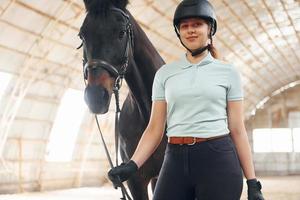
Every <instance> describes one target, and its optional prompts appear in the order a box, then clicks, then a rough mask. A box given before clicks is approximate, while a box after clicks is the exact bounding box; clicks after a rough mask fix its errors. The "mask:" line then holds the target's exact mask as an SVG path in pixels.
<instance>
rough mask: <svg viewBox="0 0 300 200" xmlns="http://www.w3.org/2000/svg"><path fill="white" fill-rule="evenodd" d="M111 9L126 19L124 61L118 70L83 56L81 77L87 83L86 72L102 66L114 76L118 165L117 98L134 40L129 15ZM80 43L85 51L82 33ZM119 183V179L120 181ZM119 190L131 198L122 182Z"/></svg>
mask: <svg viewBox="0 0 300 200" xmlns="http://www.w3.org/2000/svg"><path fill="white" fill-rule="evenodd" d="M110 10H111V11H113V12H118V13H121V14H122V16H123V17H124V18H125V20H126V30H125V32H126V36H127V41H126V48H125V52H124V58H125V61H124V63H123V64H122V65H121V66H120V70H118V69H117V68H116V67H115V66H114V65H113V64H111V63H109V62H107V61H105V60H102V59H90V60H89V59H87V58H86V56H84V57H83V77H84V82H85V84H86V85H87V83H86V82H87V80H88V73H89V71H90V70H95V69H97V68H102V69H105V70H106V71H108V72H109V73H110V74H111V75H112V76H113V77H114V78H115V83H114V88H113V92H114V95H115V99H116V101H115V102H116V115H115V149H116V166H117V165H118V152H119V151H118V147H119V117H120V112H121V109H120V103H119V102H120V100H119V90H120V88H121V86H122V81H123V79H124V76H125V74H126V73H127V70H128V63H129V57H130V55H131V54H130V53H132V51H133V47H134V40H133V31H132V25H131V23H130V20H129V15H128V14H127V13H125V12H124V11H123V10H121V9H119V8H110ZM79 36H80V38H81V40H82V43H81V45H80V46H79V47H78V48H77V49H79V48H81V47H82V46H83V48H84V52H87V49H86V45H85V39H84V37H83V36H82V35H79ZM95 119H96V122H97V126H98V130H99V133H100V136H101V140H102V143H103V145H104V149H105V153H106V156H107V159H108V161H109V164H110V167H111V168H113V167H114V165H113V162H112V159H111V156H110V154H109V151H108V148H107V145H106V143H105V141H104V137H103V134H102V132H101V129H100V125H99V121H98V118H97V115H96V114H95ZM120 183H121V181H120ZM121 190H122V194H123V197H122V198H121V199H123V200H126V198H128V200H132V198H131V197H130V196H129V194H128V192H127V190H126V188H125V187H124V185H123V183H121Z"/></svg>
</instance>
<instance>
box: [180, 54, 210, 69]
mask: <svg viewBox="0 0 300 200" xmlns="http://www.w3.org/2000/svg"><path fill="white" fill-rule="evenodd" d="M213 60H214V58H213V57H212V55H211V54H210V52H208V54H207V55H206V56H205V57H204V58H203V59H202V60H201V61H200V62H199V63H195V64H193V63H191V62H190V61H188V59H187V58H186V55H185V54H184V55H183V56H182V57H181V59H180V66H181V68H182V69H186V68H189V67H192V66H194V65H195V66H197V67H200V66H204V65H207V64H209V63H211V62H212V61H213Z"/></svg>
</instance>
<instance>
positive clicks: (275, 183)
mask: <svg viewBox="0 0 300 200" xmlns="http://www.w3.org/2000/svg"><path fill="white" fill-rule="evenodd" d="M259 179H260V180H261V181H262V183H263V192H264V194H265V197H266V200H300V176H277V177H260V178H259ZM246 193H247V188H246V184H244V190H243V195H242V198H241V199H242V200H246V199H247V198H246ZM120 197H121V192H120V190H115V189H113V188H112V187H111V186H110V185H106V186H103V187H99V188H74V189H68V190H58V191H49V192H35V193H23V194H12V195H0V200H117V199H120Z"/></svg>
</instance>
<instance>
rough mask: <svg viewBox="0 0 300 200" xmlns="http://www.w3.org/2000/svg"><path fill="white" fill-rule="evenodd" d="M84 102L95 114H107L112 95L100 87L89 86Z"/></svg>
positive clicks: (86, 89) (85, 92) (85, 91)
mask: <svg viewBox="0 0 300 200" xmlns="http://www.w3.org/2000/svg"><path fill="white" fill-rule="evenodd" d="M84 100H85V102H86V104H87V106H88V107H89V109H90V111H91V112H92V113H94V114H105V113H107V111H108V108H109V104H110V100H111V95H110V94H109V92H108V91H107V90H106V89H105V88H104V87H102V86H100V85H88V86H87V87H86V88H85V90H84Z"/></svg>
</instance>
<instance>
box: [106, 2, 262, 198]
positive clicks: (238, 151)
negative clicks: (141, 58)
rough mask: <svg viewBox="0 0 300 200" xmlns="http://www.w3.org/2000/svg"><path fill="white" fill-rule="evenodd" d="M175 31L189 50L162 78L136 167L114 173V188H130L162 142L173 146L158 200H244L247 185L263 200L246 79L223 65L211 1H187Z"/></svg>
mask: <svg viewBox="0 0 300 200" xmlns="http://www.w3.org/2000/svg"><path fill="white" fill-rule="evenodd" d="M173 24H174V27H175V31H176V34H177V36H178V37H179V39H180V42H181V43H182V45H183V46H184V47H185V48H186V49H187V52H186V54H185V55H184V56H183V57H182V59H181V60H179V61H177V62H174V63H171V64H167V65H164V66H163V67H161V68H160V69H159V70H158V71H157V73H156V75H155V78H154V83H153V94H152V100H153V104H152V112H151V117H150V121H149V124H148V126H147V128H146V130H145V131H144V133H143V136H142V138H141V140H140V142H139V145H138V147H137V149H136V151H135V153H134V155H133V156H132V158H131V160H130V161H129V162H128V163H126V164H122V165H120V166H117V167H115V168H113V169H111V170H110V171H109V173H108V176H109V178H110V180H111V181H112V182H113V183H114V185H119V183H120V181H125V180H127V179H128V178H129V177H130V176H131V175H132V174H133V173H135V172H136V171H137V170H138V168H139V167H141V165H143V163H144V162H145V161H146V160H147V159H148V158H149V157H150V156H151V154H152V153H153V152H154V151H155V149H156V147H157V146H158V144H159V143H160V142H161V139H162V136H163V134H164V130H165V125H166V124H167V136H168V146H167V149H166V152H165V159H164V162H163V166H162V168H161V171H160V174H159V178H158V182H157V185H156V188H155V192H154V197H153V199H154V200H194V199H195V198H196V199H198V200H238V199H240V196H241V193H242V188H243V175H242V171H243V172H244V176H245V177H246V179H247V184H248V199H249V200H263V199H264V198H263V195H262V193H261V185H260V183H259V181H257V180H256V177H255V172H254V167H253V161H252V156H251V151H250V146H249V142H248V138H247V133H246V129H245V126H244V121H243V93H242V85H241V81H240V76H239V73H238V72H237V70H236V69H235V68H234V67H233V66H232V65H230V64H227V63H224V62H221V61H219V60H217V58H218V55H217V51H216V49H215V48H214V47H213V40H212V36H213V35H214V34H215V32H216V30H217V22H216V16H215V12H214V10H213V7H212V5H211V4H210V3H209V2H208V1H207V0H183V1H182V2H181V3H180V4H179V5H178V7H177V9H176V11H175V15H174V20H173Z"/></svg>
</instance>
